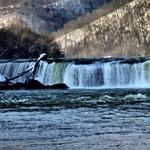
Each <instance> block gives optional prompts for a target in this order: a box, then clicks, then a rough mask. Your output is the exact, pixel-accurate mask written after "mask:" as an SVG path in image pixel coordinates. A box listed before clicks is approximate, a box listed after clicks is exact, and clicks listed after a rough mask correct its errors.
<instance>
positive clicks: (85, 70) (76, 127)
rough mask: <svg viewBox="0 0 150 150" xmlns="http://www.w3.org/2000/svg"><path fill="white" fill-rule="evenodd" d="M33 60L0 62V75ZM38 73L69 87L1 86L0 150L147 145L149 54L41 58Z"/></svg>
mask: <svg viewBox="0 0 150 150" xmlns="http://www.w3.org/2000/svg"><path fill="white" fill-rule="evenodd" d="M33 64H34V62H32V61H30V62H27V61H26V62H1V63H0V80H3V79H4V75H5V76H7V77H9V78H11V77H13V76H15V75H17V74H19V73H21V72H23V71H24V70H26V69H27V68H30V66H32V65H33ZM27 76H28V75H25V76H22V77H20V78H18V79H17V80H15V81H13V82H24V81H25V79H26V78H27ZM34 78H35V79H36V80H39V81H40V82H41V83H43V84H45V85H52V84H56V83H62V82H63V83H65V84H67V85H68V86H69V87H70V89H66V90H51V89H46V90H23V89H22V90H5V91H0V150H87V149H90V150H149V147H150V89H149V86H150V61H149V60H146V61H143V62H138V63H133V62H132V63H131V62H130V63H121V62H119V61H118V60H117V61H111V62H106V63H103V62H99V61H94V62H93V63H91V64H76V63H74V62H71V63H70V62H60V63H54V62H53V63H48V62H44V61H42V62H40V66H39V67H38V70H37V71H36V75H35V76H34Z"/></svg>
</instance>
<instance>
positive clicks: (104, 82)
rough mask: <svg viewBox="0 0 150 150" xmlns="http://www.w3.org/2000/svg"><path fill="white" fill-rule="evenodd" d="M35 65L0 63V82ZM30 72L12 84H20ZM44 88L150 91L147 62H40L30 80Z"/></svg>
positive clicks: (30, 63)
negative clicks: (55, 85)
mask: <svg viewBox="0 0 150 150" xmlns="http://www.w3.org/2000/svg"><path fill="white" fill-rule="evenodd" d="M34 63H35V62H3V63H0V80H2V79H4V76H6V77H7V78H12V77H14V76H16V75H18V74H19V73H21V72H23V71H25V70H27V69H28V68H30V67H31V66H32V65H34ZM29 74H30V72H29V73H27V74H25V75H23V76H21V77H19V78H17V79H15V80H14V81H13V82H14V83H16V82H19V83H23V82H25V81H26V79H27V78H28V76H29ZM30 78H34V79H36V80H38V81H39V82H41V83H43V84H44V85H53V84H57V83H65V84H67V85H68V86H69V87H70V88H147V87H150V61H145V62H143V63H133V64H129V63H121V62H118V61H112V62H107V63H102V62H100V61H93V63H92V64H75V63H74V61H72V62H57V63H56V62H53V63H48V62H46V61H40V63H39V66H38V68H37V70H36V74H35V76H34V77H33V76H31V77H30Z"/></svg>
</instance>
